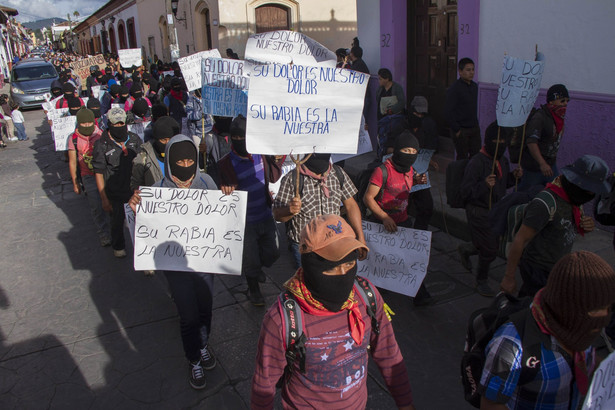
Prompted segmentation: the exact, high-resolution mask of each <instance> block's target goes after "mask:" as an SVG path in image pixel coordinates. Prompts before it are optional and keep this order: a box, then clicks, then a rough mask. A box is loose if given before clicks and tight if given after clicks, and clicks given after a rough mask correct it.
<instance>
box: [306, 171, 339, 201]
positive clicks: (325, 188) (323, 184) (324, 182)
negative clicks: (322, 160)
mask: <svg viewBox="0 0 615 410" xmlns="http://www.w3.org/2000/svg"><path fill="white" fill-rule="evenodd" d="M331 169H332V165H331V164H329V169H327V170H326V171H325V173H324V174H322V175H317V174H315V173H313V172H312V171H310V170H309V169H307V167H306V166H305V165H302V166H301V173H302V174H303V175H307V176H309V177H312V178H314V179H316V180H318V181H319V182H320V187H321V188H322V193H323V194H325V197H327V198H329V187H328V186H327V177H328V176H329V174H330V173H331Z"/></svg>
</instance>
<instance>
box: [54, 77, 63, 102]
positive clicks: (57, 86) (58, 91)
mask: <svg viewBox="0 0 615 410" xmlns="http://www.w3.org/2000/svg"><path fill="white" fill-rule="evenodd" d="M62 94H63V91H62V83H61V82H60V80H53V82H52V83H51V96H52V98H58V97H61V96H62Z"/></svg>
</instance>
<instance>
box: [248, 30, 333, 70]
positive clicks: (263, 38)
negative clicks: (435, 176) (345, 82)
mask: <svg viewBox="0 0 615 410" xmlns="http://www.w3.org/2000/svg"><path fill="white" fill-rule="evenodd" d="M245 59H246V60H250V61H252V62H253V63H255V64H266V63H280V64H289V63H291V62H292V63H293V64H304V65H321V64H322V65H326V66H329V67H335V65H336V64H337V57H336V56H335V53H334V52H333V51H331V50H329V49H328V48H327V47H325V46H323V45H322V44H320V43H319V42H318V41H316V40H314V39H311V38H310V37H308V36H306V35H305V34H303V33H299V32H296V31H289V30H277V31H269V32H267V33H258V34H252V35H251V36H250V37H248V41H247V43H246V53H245Z"/></svg>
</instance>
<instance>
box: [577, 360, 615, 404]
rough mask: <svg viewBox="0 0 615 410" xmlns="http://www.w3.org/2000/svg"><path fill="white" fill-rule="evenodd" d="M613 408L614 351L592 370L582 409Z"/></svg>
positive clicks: (614, 389)
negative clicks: (592, 375) (591, 377)
mask: <svg viewBox="0 0 615 410" xmlns="http://www.w3.org/2000/svg"><path fill="white" fill-rule="evenodd" d="M613 408H615V352H614V353H611V354H609V355H608V356H607V358H606V359H604V360H603V361H602V363H600V366H599V367H598V369H597V370H596V371H595V372H594V377H593V379H592V382H591V384H590V386H589V391H588V393H587V396H585V401H584V402H583V410H590V409H613Z"/></svg>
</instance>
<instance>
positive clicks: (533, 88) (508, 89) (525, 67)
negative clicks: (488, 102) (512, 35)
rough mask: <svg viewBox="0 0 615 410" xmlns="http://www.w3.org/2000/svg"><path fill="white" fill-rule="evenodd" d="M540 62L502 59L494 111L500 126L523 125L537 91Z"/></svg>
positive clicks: (542, 67)
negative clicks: (500, 76)
mask: <svg viewBox="0 0 615 410" xmlns="http://www.w3.org/2000/svg"><path fill="white" fill-rule="evenodd" d="M544 69H545V63H544V61H527V60H521V59H519V58H514V57H511V56H504V64H503V66H502V80H501V81H500V88H499V90H498V100H497V103H496V106H495V112H496V116H497V119H498V125H500V126H501V127H518V126H520V125H523V124H524V123H525V121H526V120H527V116H528V115H529V114H530V112H531V111H532V107H534V103H535V102H536V97H538V93H539V92H540V82H541V80H542V74H543V72H544Z"/></svg>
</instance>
